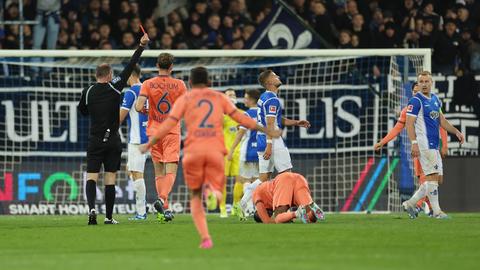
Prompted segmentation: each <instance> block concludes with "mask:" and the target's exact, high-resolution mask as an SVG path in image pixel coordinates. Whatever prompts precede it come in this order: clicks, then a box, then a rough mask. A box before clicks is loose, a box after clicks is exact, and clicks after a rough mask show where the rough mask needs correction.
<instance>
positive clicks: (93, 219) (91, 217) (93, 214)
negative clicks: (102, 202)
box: [88, 209, 97, 225]
mask: <svg viewBox="0 0 480 270" xmlns="http://www.w3.org/2000/svg"><path fill="white" fill-rule="evenodd" d="M88 225H97V211H95V209H92V210H90V213H88Z"/></svg>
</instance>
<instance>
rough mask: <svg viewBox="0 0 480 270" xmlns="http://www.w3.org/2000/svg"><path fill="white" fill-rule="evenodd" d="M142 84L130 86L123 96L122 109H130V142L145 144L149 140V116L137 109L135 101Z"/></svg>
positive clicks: (128, 122) (128, 118)
mask: <svg viewBox="0 0 480 270" xmlns="http://www.w3.org/2000/svg"><path fill="white" fill-rule="evenodd" d="M141 86H142V84H135V85H132V87H130V89H128V90H127V91H125V94H124V96H123V102H122V106H121V108H122V109H125V110H128V115H127V124H128V143H133V144H143V143H146V142H148V137H147V133H146V128H147V122H148V116H147V115H146V114H143V113H139V112H137V110H135V108H134V107H135V102H136V101H137V97H138V94H139V93H140V88H141Z"/></svg>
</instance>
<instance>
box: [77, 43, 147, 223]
mask: <svg viewBox="0 0 480 270" xmlns="http://www.w3.org/2000/svg"><path fill="white" fill-rule="evenodd" d="M143 50H144V48H143V47H142V46H139V47H138V49H137V50H136V51H135V53H134V54H133V56H132V58H131V59H130V62H129V63H128V65H127V66H126V67H125V68H124V69H123V71H122V72H121V73H120V75H119V76H118V77H115V78H113V79H112V81H110V82H106V83H98V82H97V83H95V84H93V85H90V86H89V87H86V88H85V89H83V91H82V97H81V98H80V102H79V104H78V110H79V111H80V113H81V114H83V115H88V116H89V118H90V131H89V138H88V148H87V172H88V173H99V172H100V169H101V166H102V164H103V167H104V171H105V172H113V173H115V172H117V171H118V170H119V169H120V163H121V154H122V144H121V141H120V136H119V133H118V128H119V106H120V103H121V92H122V90H123V88H124V87H125V86H126V84H127V80H128V78H129V77H130V74H131V73H132V70H133V68H134V66H135V65H136V64H137V62H138V60H139V59H140V56H141V54H142V52H143ZM86 193H87V200H88V205H89V209H90V214H91V215H94V217H92V218H93V219H94V221H91V220H89V224H91V222H92V223H94V224H96V213H95V197H96V182H95V181H94V180H92V179H87V186H86ZM114 204H115V185H105V206H106V218H107V219H108V220H110V221H112V220H113V219H112V212H113V206H114ZM92 209H93V214H92ZM107 219H106V220H105V223H106V224H108V223H107ZM115 222H116V221H115Z"/></svg>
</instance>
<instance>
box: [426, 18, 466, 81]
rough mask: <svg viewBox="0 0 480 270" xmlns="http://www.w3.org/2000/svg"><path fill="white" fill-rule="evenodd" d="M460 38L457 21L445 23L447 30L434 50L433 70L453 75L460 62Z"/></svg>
mask: <svg viewBox="0 0 480 270" xmlns="http://www.w3.org/2000/svg"><path fill="white" fill-rule="evenodd" d="M459 45H460V37H459V35H458V33H457V25H456V24H455V21H453V20H448V21H446V22H445V30H444V31H443V32H442V33H440V35H439V38H438V40H437V41H436V42H435V46H434V50H433V57H432V58H433V61H432V62H433V70H434V72H439V73H442V74H443V75H451V74H453V72H454V69H455V66H456V65H457V64H458V60H459Z"/></svg>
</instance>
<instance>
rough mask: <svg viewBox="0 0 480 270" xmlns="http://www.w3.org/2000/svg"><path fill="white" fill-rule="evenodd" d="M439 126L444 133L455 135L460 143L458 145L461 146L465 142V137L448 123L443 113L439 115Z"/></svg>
mask: <svg viewBox="0 0 480 270" xmlns="http://www.w3.org/2000/svg"><path fill="white" fill-rule="evenodd" d="M440 126H441V127H442V128H444V129H445V130H446V131H448V132H450V133H452V134H455V136H457V138H458V140H459V141H460V144H463V143H464V142H465V137H464V136H463V134H462V133H461V132H460V131H459V130H458V129H457V128H456V127H454V126H453V125H452V124H450V122H448V120H447V119H446V118H445V116H444V115H443V113H441V114H440Z"/></svg>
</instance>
